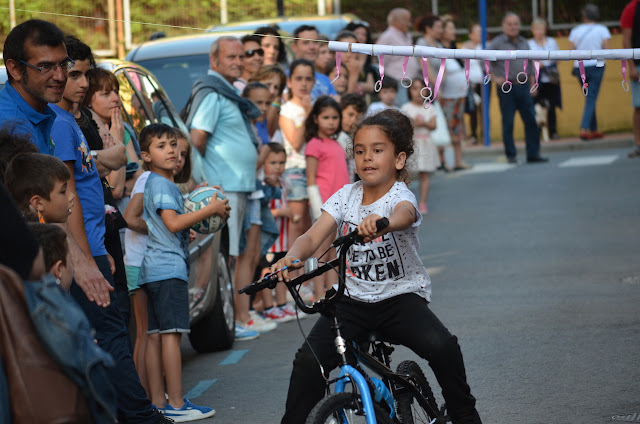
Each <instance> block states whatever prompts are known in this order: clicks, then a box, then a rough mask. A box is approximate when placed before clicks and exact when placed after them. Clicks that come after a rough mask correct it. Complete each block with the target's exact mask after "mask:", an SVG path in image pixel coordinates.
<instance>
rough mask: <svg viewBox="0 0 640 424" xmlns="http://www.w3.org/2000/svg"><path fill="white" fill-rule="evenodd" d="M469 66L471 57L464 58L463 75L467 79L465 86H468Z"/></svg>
mask: <svg viewBox="0 0 640 424" xmlns="http://www.w3.org/2000/svg"><path fill="white" fill-rule="evenodd" d="M470 68H471V59H465V61H464V77H465V78H466V80H467V87H469V70H470Z"/></svg>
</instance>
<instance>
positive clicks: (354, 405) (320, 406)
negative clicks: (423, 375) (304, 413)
mask: <svg viewBox="0 0 640 424" xmlns="http://www.w3.org/2000/svg"><path fill="white" fill-rule="evenodd" d="M361 406H362V402H361V401H360V398H359V396H357V395H356V394H354V393H334V394H332V395H329V396H327V397H325V398H324V399H322V400H321V401H320V402H318V403H317V404H316V406H314V407H313V409H312V410H311V412H310V413H309V416H308V417H307V422H306V424H347V423H349V424H353V423H366V422H367V421H366V417H365V416H364V414H363V413H362V412H360V411H361V410H362V408H361ZM373 408H374V410H375V414H376V421H377V422H378V423H379V424H391V423H393V421H392V420H391V418H389V413H388V412H385V411H384V410H383V409H382V408H381V407H380V406H378V405H376V404H375V403H374V404H373Z"/></svg>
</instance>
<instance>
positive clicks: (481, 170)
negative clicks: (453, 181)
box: [453, 162, 517, 175]
mask: <svg viewBox="0 0 640 424" xmlns="http://www.w3.org/2000/svg"><path fill="white" fill-rule="evenodd" d="M516 166H517V165H514V164H510V163H497V162H487V163H474V164H473V168H471V169H467V170H464V171H456V172H454V173H453V175H469V174H488V173H491V172H504V171H508V170H509V169H513V168H515V167H516Z"/></svg>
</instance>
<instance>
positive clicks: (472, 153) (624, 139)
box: [462, 133, 633, 158]
mask: <svg viewBox="0 0 640 424" xmlns="http://www.w3.org/2000/svg"><path fill="white" fill-rule="evenodd" d="M524 147H525V144H524V140H517V141H516V148H517V149H518V156H520V157H524V156H522V155H524V151H525V150H524ZM617 148H628V149H629V151H631V149H632V148H633V134H632V133H613V134H606V135H605V136H604V138H601V139H599V140H590V141H582V140H581V139H580V138H578V137H567V138H558V139H556V140H549V142H548V143H546V142H544V141H541V142H540V152H541V153H542V154H543V155H544V153H545V152H562V151H571V150H591V149H617ZM462 150H463V152H464V153H463V154H464V156H465V157H470V158H478V157H487V156H496V155H504V147H503V146H502V141H501V140H497V141H495V140H494V141H493V143H492V144H491V145H490V146H484V145H476V146H469V145H466V144H464V143H463V147H462Z"/></svg>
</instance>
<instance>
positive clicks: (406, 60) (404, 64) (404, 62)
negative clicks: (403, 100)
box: [400, 56, 413, 88]
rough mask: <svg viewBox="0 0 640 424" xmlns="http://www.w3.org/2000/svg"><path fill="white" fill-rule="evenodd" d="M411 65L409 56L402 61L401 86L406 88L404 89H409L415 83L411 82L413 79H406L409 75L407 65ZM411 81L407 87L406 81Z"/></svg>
mask: <svg viewBox="0 0 640 424" xmlns="http://www.w3.org/2000/svg"><path fill="white" fill-rule="evenodd" d="M408 64H409V56H405V57H404V60H403V61H402V79H401V80H400V84H401V85H402V86H403V87H404V88H409V87H411V84H412V83H413V81H412V80H411V78H409V77H406V76H405V75H407V65H408ZM405 79H406V80H409V84H408V85H405V83H404V80H405Z"/></svg>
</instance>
